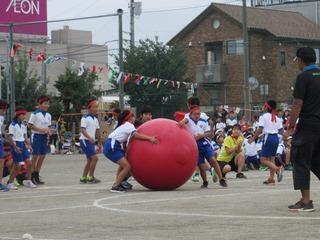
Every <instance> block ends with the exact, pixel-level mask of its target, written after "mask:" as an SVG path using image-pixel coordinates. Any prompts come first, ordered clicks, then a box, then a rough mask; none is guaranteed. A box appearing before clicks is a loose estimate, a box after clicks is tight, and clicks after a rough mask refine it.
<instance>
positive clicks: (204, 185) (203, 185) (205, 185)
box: [201, 181, 209, 188]
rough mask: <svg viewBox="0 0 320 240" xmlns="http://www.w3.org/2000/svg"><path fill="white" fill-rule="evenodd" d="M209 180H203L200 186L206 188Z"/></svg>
mask: <svg viewBox="0 0 320 240" xmlns="http://www.w3.org/2000/svg"><path fill="white" fill-rule="evenodd" d="M208 185H209V182H208V181H204V182H203V184H202V185H201V188H208Z"/></svg>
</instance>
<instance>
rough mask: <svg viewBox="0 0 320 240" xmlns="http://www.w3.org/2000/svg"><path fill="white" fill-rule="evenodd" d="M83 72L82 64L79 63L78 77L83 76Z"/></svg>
mask: <svg viewBox="0 0 320 240" xmlns="http://www.w3.org/2000/svg"><path fill="white" fill-rule="evenodd" d="M84 71H85V69H84V63H83V62H81V63H80V67H79V71H78V76H82V75H83V74H84Z"/></svg>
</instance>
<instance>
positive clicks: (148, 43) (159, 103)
mask: <svg viewBox="0 0 320 240" xmlns="http://www.w3.org/2000/svg"><path fill="white" fill-rule="evenodd" d="M124 52H125V54H124V71H125V72H130V73H136V74H140V75H142V76H149V77H155V78H159V79H167V80H175V81H187V80H186V79H184V75H185V70H186V57H185V53H184V50H183V49H182V48H180V47H178V46H166V45H165V44H163V43H160V42H158V41H157V40H155V41H153V40H150V39H147V40H145V41H140V44H139V45H138V46H136V47H135V48H133V49H130V48H126V49H125V51H124ZM125 92H126V94H128V95H129V97H130V101H129V104H130V105H131V106H132V107H136V108H137V111H138V112H139V110H140V108H141V107H142V106H143V105H150V106H151V107H152V108H153V110H154V115H155V116H156V117H168V118H172V116H173V113H174V112H175V111H177V110H181V109H185V107H186V99H187V91H186V89H185V88H183V87H182V86H181V88H177V85H175V86H174V87H173V86H172V85H171V84H167V85H165V84H164V83H163V82H162V84H161V83H160V84H155V85H151V84H142V83H141V84H139V85H137V84H136V83H135V82H134V81H130V82H129V83H128V84H126V85H125Z"/></svg>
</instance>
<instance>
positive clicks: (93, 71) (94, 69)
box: [91, 65, 97, 73]
mask: <svg viewBox="0 0 320 240" xmlns="http://www.w3.org/2000/svg"><path fill="white" fill-rule="evenodd" d="M91 72H92V73H96V72H97V67H96V65H93V66H92V69H91Z"/></svg>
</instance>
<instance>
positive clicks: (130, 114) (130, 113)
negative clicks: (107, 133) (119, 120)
mask: <svg viewBox="0 0 320 240" xmlns="http://www.w3.org/2000/svg"><path fill="white" fill-rule="evenodd" d="M131 117H133V113H132V112H129V114H128V115H127V116H126V117H125V118H124V119H123V123H125V122H127V121H128V120H129V119H130V118H131Z"/></svg>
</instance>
